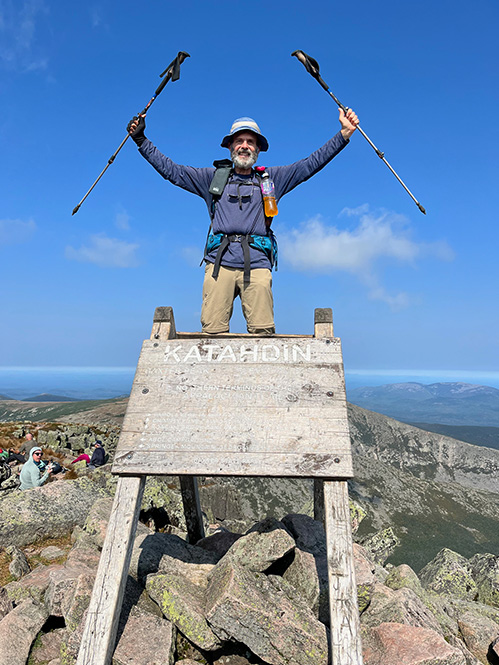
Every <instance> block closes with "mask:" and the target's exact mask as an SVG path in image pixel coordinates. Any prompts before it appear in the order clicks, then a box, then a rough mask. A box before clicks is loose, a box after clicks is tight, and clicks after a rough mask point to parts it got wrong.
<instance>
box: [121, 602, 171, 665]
mask: <svg viewBox="0 0 499 665" xmlns="http://www.w3.org/2000/svg"><path fill="white" fill-rule="evenodd" d="M174 652H175V629H174V626H173V624H172V623H170V621H167V620H166V619H162V618H161V617H158V616H154V615H153V614H149V613H144V612H142V611H140V610H138V609H136V608H134V609H133V610H132V612H131V614H130V616H129V618H128V621H127V622H126V626H125V629H124V631H123V633H122V634H121V636H120V638H119V641H118V644H117V646H116V649H115V651H114V655H113V659H112V665H172V664H173V661H174Z"/></svg>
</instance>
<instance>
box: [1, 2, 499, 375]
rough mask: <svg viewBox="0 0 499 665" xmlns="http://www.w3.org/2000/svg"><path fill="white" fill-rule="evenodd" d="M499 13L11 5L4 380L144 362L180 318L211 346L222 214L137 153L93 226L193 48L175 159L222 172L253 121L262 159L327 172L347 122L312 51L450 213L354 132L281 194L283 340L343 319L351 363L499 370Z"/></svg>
mask: <svg viewBox="0 0 499 665" xmlns="http://www.w3.org/2000/svg"><path fill="white" fill-rule="evenodd" d="M498 16H499V10H498V6H497V2H493V1H492V0H490V1H484V0H478V1H477V2H475V3H474V4H471V3H468V2H462V1H460V0H457V1H456V0H454V1H453V2H450V1H446V0H432V1H431V2H430V1H429V0H421V1H420V2H400V0H397V1H393V2H392V1H384V0H381V1H380V2H377V3H373V2H372V1H369V2H367V1H365V0H360V1H359V2H357V3H355V5H354V6H352V7H349V6H348V5H345V3H338V2H334V1H331V0H330V1H328V2H322V1H319V2H316V3H313V4H307V3H303V2H296V1H295V0H291V1H290V0H287V1H286V2H282V1H281V0H277V1H274V2H272V3H263V2H261V3H258V4H254V5H248V3H243V2H237V1H235V2H226V1H225V0H219V1H217V2H188V1H187V0H186V1H185V2H183V3H174V2H169V1H167V0H149V1H148V2H145V3H142V4H139V5H137V3H132V2H129V1H128V0H123V1H122V2H120V3H116V2H111V1H107V0H106V1H100V2H89V3H69V4H68V3H67V2H62V1H60V0H53V1H50V0H16V1H15V2H14V0H0V93H1V98H2V100H3V114H2V115H3V118H2V123H1V124H0V139H1V145H2V151H1V157H0V159H1V163H2V196H1V199H0V201H1V203H0V206H1V207H0V270H1V272H2V274H3V280H2V282H3V285H4V288H3V305H2V315H3V325H2V326H0V366H36V365H42V366H64V365H68V366H98V365H104V366H133V365H135V363H136V360H137V357H138V353H139V351H140V345H141V342H142V340H143V339H144V338H146V337H148V336H149V332H150V327H151V322H152V315H153V312H154V308H155V307H156V306H158V305H172V306H173V308H174V312H175V316H176V321H177V327H178V328H179V329H180V330H192V331H193V330H199V328H200V325H199V312H200V294H201V282H202V270H201V268H199V267H198V264H199V261H200V258H201V254H202V248H203V246H204V241H205V236H206V230H207V225H208V216H207V212H206V209H205V206H204V203H203V201H202V200H201V199H198V198H197V197H195V196H192V195H190V194H187V193H186V192H183V191H182V190H178V189H176V188H174V187H173V186H172V185H170V184H169V183H166V182H165V181H163V180H162V178H161V177H160V176H159V175H158V174H157V173H155V171H154V170H153V169H152V168H151V167H150V166H149V165H148V164H147V163H146V162H145V160H143V159H142V157H141V156H140V155H139V154H138V153H137V151H136V149H135V146H134V145H133V143H132V142H128V143H127V145H126V146H125V147H124V149H123V150H122V151H121V153H120V155H119V156H118V158H117V159H116V162H115V163H114V164H113V165H112V166H111V167H110V169H109V170H108V172H107V173H106V174H105V176H104V178H103V179H102V180H101V182H100V183H99V184H98V185H97V187H96V189H95V190H94V191H93V192H92V194H91V195H90V197H89V198H88V199H87V201H86V202H85V203H84V204H83V206H82V207H81V209H80V211H79V212H78V213H77V214H76V215H75V216H74V217H72V216H71V211H72V209H73V208H74V206H75V205H76V204H77V203H78V202H79V201H80V199H81V198H82V197H83V195H84V194H85V192H86V191H87V189H88V188H89V187H90V185H91V184H92V182H93V181H94V179H95V178H96V177H97V175H98V174H99V172H100V171H101V169H102V168H103V167H104V166H105V164H106V162H107V159H108V158H109V157H110V155H111V154H112V153H113V152H114V150H115V149H116V148H117V146H118V145H119V143H120V142H121V140H122V138H123V137H124V136H125V127H126V124H127V122H128V120H129V119H130V117H131V116H132V115H134V114H135V113H136V112H137V111H139V110H140V109H142V108H143V107H144V106H145V104H146V103H147V101H148V100H149V99H150V97H151V96H152V94H153V92H154V90H155V89H156V87H157V85H158V84H159V82H160V79H159V74H160V73H161V72H162V71H163V69H164V68H165V67H166V65H167V64H168V63H169V62H170V61H171V60H172V58H173V57H174V56H175V55H176V53H177V52H178V51H180V50H183V51H187V52H189V53H190V55H191V57H190V58H189V59H187V60H186V61H185V63H184V65H183V66H182V75H181V79H180V80H179V81H178V82H175V83H172V82H170V83H169V84H168V85H167V86H166V88H165V90H164V92H163V93H162V95H161V96H160V97H159V98H158V100H157V101H156V102H155V104H154V105H153V107H152V108H151V110H150V112H149V114H148V117H147V130H146V134H147V135H148V137H149V138H150V139H151V140H152V141H153V142H154V143H155V144H156V145H157V146H158V147H159V148H160V149H161V150H162V151H163V152H164V153H165V154H167V155H169V156H170V157H172V158H173V159H174V160H175V161H177V162H179V163H185V164H191V165H194V166H207V165H210V164H211V162H212V161H213V159H220V158H223V157H226V156H227V153H226V151H224V150H223V149H222V148H220V147H219V144H220V141H221V138H222V137H223V135H224V134H225V133H227V131H228V129H229V127H230V125H231V123H232V121H233V120H234V118H236V117H240V116H243V115H249V116H251V117H254V118H255V119H256V120H257V122H258V123H259V124H260V127H261V128H262V131H263V132H264V134H265V135H266V136H267V138H268V139H269V142H270V149H269V151H268V153H266V154H265V155H263V154H262V157H261V159H260V163H262V164H264V165H268V166H271V165H277V164H285V163H291V162H293V161H295V160H297V159H300V158H302V157H305V156H306V155H308V154H309V153H310V152H312V151H313V150H315V149H316V148H317V147H319V146H320V145H321V144H322V143H324V142H325V141H326V140H327V139H328V138H329V137H330V136H331V135H333V134H334V133H336V131H337V130H338V128H339V125H338V121H337V116H338V113H337V109H336V107H335V105H334V103H333V102H332V100H331V99H330V98H329V97H328V95H327V94H326V93H325V92H324V91H323V90H322V89H321V87H320V86H319V85H318V84H317V83H316V81H314V80H313V79H312V77H310V75H309V74H307V72H306V71H305V69H304V68H303V66H302V65H301V64H300V63H299V62H298V61H297V60H296V59H295V58H291V57H290V54H291V52H292V51H294V50H295V49H303V50H304V51H306V52H307V53H309V54H310V55H312V56H313V57H315V58H316V59H317V60H318V61H319V63H320V66H321V74H322V76H323V78H324V79H325V80H326V81H327V82H328V83H329V85H330V87H331V89H332V91H333V92H334V93H335V94H336V96H337V97H339V99H340V100H341V101H342V102H343V103H344V104H345V105H348V106H351V107H353V108H354V109H355V110H356V112H357V113H358V115H359V118H360V121H361V126H362V127H363V129H364V130H365V131H366V132H367V134H368V135H369V136H370V137H371V139H372V140H373V141H374V143H375V144H376V145H377V146H378V147H379V148H381V149H382V150H384V151H385V154H386V158H387V159H388V161H389V162H390V163H391V164H392V166H393V167H394V168H395V170H396V171H397V172H398V173H399V175H400V176H401V177H402V179H403V180H404V181H405V182H406V184H407V185H408V187H409V188H410V189H411V190H412V191H413V193H414V194H415V196H416V198H418V199H419V200H420V201H421V203H422V204H423V205H424V206H425V208H426V210H427V213H428V214H427V215H426V216H424V215H422V214H421V213H420V211H419V210H418V208H417V207H416V206H415V204H414V203H413V201H412V200H411V199H410V198H409V196H408V195H407V194H406V193H405V192H404V190H403V189H402V187H401V186H400V185H399V183H397V181H396V180H395V178H394V177H393V175H392V174H391V173H390V172H389V171H388V169H387V168H386V167H385V166H384V165H383V164H382V162H381V161H380V160H379V159H378V158H377V157H376V155H375V153H374V151H373V150H372V149H371V148H370V147H369V145H368V144H367V142H366V141H365V140H364V139H363V138H362V137H361V136H360V135H358V134H357V135H355V136H354V137H353V139H352V141H351V143H350V145H349V146H348V147H347V148H346V149H345V150H344V151H343V152H342V153H341V154H340V155H339V156H338V157H337V158H336V159H335V160H334V161H333V162H332V163H331V164H329V165H328V166H327V167H326V168H325V169H324V170H323V171H322V172H321V173H319V174H318V175H317V176H315V177H314V178H313V179H312V180H310V181H309V182H307V183H304V184H303V185H301V186H300V187H298V188H297V189H296V190H294V191H293V192H292V193H290V194H289V195H287V196H286V197H284V199H282V201H281V205H280V210H279V215H278V217H277V218H276V221H275V232H276V234H277V237H278V240H279V243H280V252H281V254H280V266H279V271H278V272H277V273H276V274H275V277H274V296H275V314H276V324H277V331H278V332H279V333H304V334H308V333H311V332H312V329H313V310H314V308H315V307H332V308H333V312H334V318H335V332H336V334H337V335H338V336H340V337H341V338H342V340H343V351H344V360H345V366H346V369H347V370H387V371H388V370H397V369H401V368H404V369H405V368H410V369H413V370H431V371H439V370H448V371H454V372H457V375H456V376H457V377H458V376H459V372H460V371H462V372H463V377H465V376H466V375H465V372H473V371H477V372H478V371H491V372H497V371H499V344H498V339H499V336H498V328H499V317H498V307H497V290H498V289H497V287H498V273H499V268H498V261H497V245H498V242H497V241H498V235H499V232H498V225H497V220H496V215H497V209H498V200H497V199H498V190H499V188H498V185H497V182H498V173H497V171H498V168H497V163H498V160H497V153H498V148H499V141H498V128H497V127H498V126H497V122H496V119H497V115H498V114H497V111H498V89H497V78H496V76H497V59H498V58H497V47H496V46H494V44H496V43H497V31H498V27H499V25H498V24H499V21H498ZM235 309H236V312H235V315H234V317H233V325H232V330H233V331H234V332H243V331H244V322H243V320H242V317H241V315H240V313H239V309H240V308H239V305H238V303H236V308H235Z"/></svg>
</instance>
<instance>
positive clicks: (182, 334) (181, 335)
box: [175, 330, 314, 340]
mask: <svg viewBox="0 0 499 665" xmlns="http://www.w3.org/2000/svg"><path fill="white" fill-rule="evenodd" d="M175 337H176V338H177V339H200V340H202V339H208V338H213V335H210V334H209V333H202V332H187V331H181V330H177V332H176V334H175ZM261 337H262V336H261V335H257V334H254V333H231V332H228V333H218V335H217V337H216V338H217V339H229V338H232V339H236V340H241V339H261ZM313 337H314V336H313V335H290V334H289V333H287V334H275V335H272V337H270V338H269V337H267V339H284V338H291V339H293V338H299V339H306V338H313Z"/></svg>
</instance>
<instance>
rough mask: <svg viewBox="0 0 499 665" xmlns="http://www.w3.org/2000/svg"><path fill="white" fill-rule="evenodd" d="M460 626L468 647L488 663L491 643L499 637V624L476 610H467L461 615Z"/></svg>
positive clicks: (477, 656) (482, 660) (485, 664)
mask: <svg viewBox="0 0 499 665" xmlns="http://www.w3.org/2000/svg"><path fill="white" fill-rule="evenodd" d="M458 626H459V631H460V633H461V635H462V638H463V640H464V643H465V644H466V647H467V649H468V650H469V651H470V652H471V653H472V654H473V655H474V656H476V658H478V660H479V661H480V662H481V663H484V665H488V663H489V660H488V658H487V656H488V653H489V650H490V648H491V645H492V643H493V642H494V640H496V639H497V638H499V624H497V623H496V622H495V621H492V620H491V619H488V618H487V617H484V616H480V615H479V614H477V613H476V612H465V613H464V614H462V615H461V616H460V617H459V619H458Z"/></svg>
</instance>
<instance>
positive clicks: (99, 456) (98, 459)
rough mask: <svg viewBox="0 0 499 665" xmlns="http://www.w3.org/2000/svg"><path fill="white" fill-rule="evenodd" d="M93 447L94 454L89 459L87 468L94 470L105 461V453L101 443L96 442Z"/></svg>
mask: <svg viewBox="0 0 499 665" xmlns="http://www.w3.org/2000/svg"><path fill="white" fill-rule="evenodd" d="M94 446H95V448H94V452H93V453H92V457H91V458H90V464H89V465H88V467H87V468H88V469H96V468H97V467H98V466H102V465H103V464H104V462H105V461H106V451H105V450H104V446H103V445H102V442H101V441H96V442H95V444H94Z"/></svg>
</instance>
